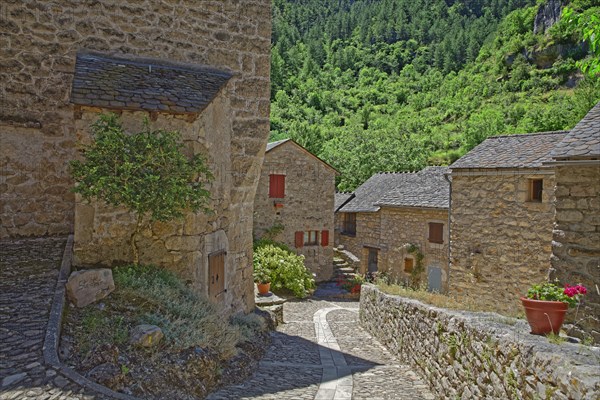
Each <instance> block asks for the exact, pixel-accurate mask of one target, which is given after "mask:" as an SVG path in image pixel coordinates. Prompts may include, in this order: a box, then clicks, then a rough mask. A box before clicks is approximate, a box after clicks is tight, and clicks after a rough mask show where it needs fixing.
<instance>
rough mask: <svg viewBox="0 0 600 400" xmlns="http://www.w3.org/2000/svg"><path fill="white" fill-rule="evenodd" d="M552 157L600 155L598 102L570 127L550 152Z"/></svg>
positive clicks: (595, 156) (596, 156)
mask: <svg viewBox="0 0 600 400" xmlns="http://www.w3.org/2000/svg"><path fill="white" fill-rule="evenodd" d="M551 156H552V158H554V159H567V158H569V159H571V158H574V159H578V158H579V159H585V158H598V157H599V156H600V103H598V104H596V105H595V106H594V107H592V109H591V110H590V111H589V112H588V113H587V115H586V116H585V117H584V118H583V119H582V120H581V121H579V123H578V124H577V125H575V128H573V129H571V132H569V134H568V135H566V136H565V137H564V138H563V139H562V140H561V141H560V143H558V144H557V145H556V146H555V147H554V149H553V150H552V153H551Z"/></svg>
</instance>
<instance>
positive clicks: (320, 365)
mask: <svg viewBox="0 0 600 400" xmlns="http://www.w3.org/2000/svg"><path fill="white" fill-rule="evenodd" d="M284 321H285V324H283V325H280V326H279V327H278V328H277V331H276V332H273V334H272V338H273V342H272V344H271V346H270V348H269V349H268V350H267V354H266V355H265V357H264V358H263V359H262V360H261V362H260V365H259V368H258V370H257V371H256V373H255V374H254V375H253V376H252V377H251V378H250V379H249V380H248V381H246V382H245V383H243V384H241V385H236V386H230V387H227V388H224V389H222V390H220V391H219V392H216V393H213V394H212V395H211V396H209V397H208V399H210V400H230V399H261V400H266V399H273V400H274V399H277V400H288V399H290V400H291V399H307V400H308V399H310V400H312V399H316V400H321V399H332V400H338V399H340V400H341V399H354V400H363V399H364V400H367V399H368V400H379V399H397V400H403V399H406V400H409V399H410V400H413V399H434V396H433V395H432V394H431V392H430V391H429V389H428V387H427V385H425V384H424V383H423V381H422V380H421V379H420V378H419V377H418V376H417V375H416V374H415V373H414V372H413V371H412V370H411V368H409V367H408V366H405V365H402V364H400V363H399V362H398V360H396V359H395V358H394V357H393V356H392V355H391V354H390V353H389V352H388V351H387V350H386V349H385V348H384V347H383V346H381V345H380V344H379V343H378V342H377V341H376V340H375V339H373V338H372V337H371V336H370V335H369V334H368V333H366V332H365V331H364V330H363V329H361V328H360V327H359V326H358V303H357V302H330V301H327V300H306V301H302V302H292V303H286V304H285V305H284Z"/></svg>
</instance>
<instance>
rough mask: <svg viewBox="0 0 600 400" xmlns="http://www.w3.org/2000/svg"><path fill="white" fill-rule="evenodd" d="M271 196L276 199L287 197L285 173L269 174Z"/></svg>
mask: <svg viewBox="0 0 600 400" xmlns="http://www.w3.org/2000/svg"><path fill="white" fill-rule="evenodd" d="M269 197H271V198H275V199H282V198H284V197H285V175H276V174H272V175H269Z"/></svg>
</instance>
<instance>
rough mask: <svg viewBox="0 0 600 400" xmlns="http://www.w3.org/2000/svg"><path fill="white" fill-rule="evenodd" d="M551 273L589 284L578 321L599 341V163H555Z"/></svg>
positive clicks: (574, 319)
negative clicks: (554, 210) (576, 164)
mask: <svg viewBox="0 0 600 400" xmlns="http://www.w3.org/2000/svg"><path fill="white" fill-rule="evenodd" d="M553 239H554V240H553V246H552V252H553V257H552V267H553V268H552V274H551V277H553V278H558V279H559V280H560V281H561V282H564V283H569V284H571V285H575V284H583V285H584V286H585V287H587V288H588V293H587V295H586V296H585V297H584V303H583V306H582V307H581V309H580V310H578V312H577V315H575V310H571V311H570V314H569V315H568V316H567V318H568V319H570V320H571V322H577V323H578V324H579V325H581V326H582V327H583V328H584V329H585V330H586V331H587V332H588V333H589V334H591V335H592V336H593V337H594V341H595V342H596V343H600V294H599V293H598V290H597V287H598V285H599V282H600V163H598V164H596V165H588V166H581V165H579V166H575V165H568V164H565V165H558V166H556V220H555V229H554V235H553Z"/></svg>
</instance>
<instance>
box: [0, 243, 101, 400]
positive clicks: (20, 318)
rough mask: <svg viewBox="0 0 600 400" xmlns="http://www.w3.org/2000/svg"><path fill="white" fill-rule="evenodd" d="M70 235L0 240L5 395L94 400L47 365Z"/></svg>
mask: <svg viewBox="0 0 600 400" xmlns="http://www.w3.org/2000/svg"><path fill="white" fill-rule="evenodd" d="M66 242H67V238H66V237H51V238H34V239H18V240H0V360H1V363H0V382H1V383H0V400H9V399H10V400H12V399H24V400H47V399H56V400H75V399H79V400H83V399H85V400H88V399H98V400H100V399H105V398H106V397H104V396H102V395H98V394H97V393H95V392H91V391H89V390H88V389H84V388H82V387H81V386H79V385H78V384H76V383H75V382H73V381H72V380H70V379H69V378H68V377H66V376H65V375H64V374H63V373H62V372H60V371H59V370H57V369H55V368H52V367H49V366H47V365H45V364H44V356H43V352H42V350H43V349H42V347H43V344H44V337H45V333H46V328H47V325H48V318H49V314H50V307H51V304H52V299H53V297H54V290H55V287H56V282H57V278H58V273H59V269H60V264H61V261H62V257H63V252H64V249H65V244H66Z"/></svg>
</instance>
